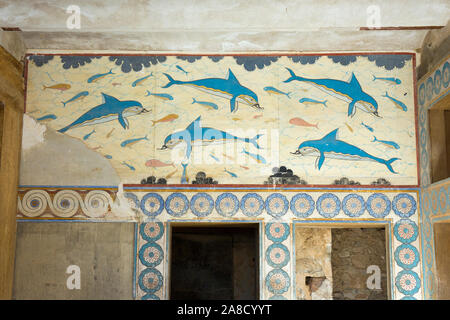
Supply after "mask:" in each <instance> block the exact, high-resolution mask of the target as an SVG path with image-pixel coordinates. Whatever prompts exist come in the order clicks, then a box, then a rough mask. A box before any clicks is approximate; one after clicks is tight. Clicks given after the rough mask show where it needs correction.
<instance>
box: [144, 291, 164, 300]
mask: <svg viewBox="0 0 450 320" xmlns="http://www.w3.org/2000/svg"><path fill="white" fill-rule="evenodd" d="M141 300H161V299H160V298H159V297H158V296H157V295H155V294H153V293H147V294H146V295H145V296H142V298H141Z"/></svg>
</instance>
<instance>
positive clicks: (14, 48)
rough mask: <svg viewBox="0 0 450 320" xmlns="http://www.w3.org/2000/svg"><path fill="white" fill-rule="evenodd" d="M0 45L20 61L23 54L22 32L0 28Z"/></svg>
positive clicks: (24, 49)
mask: <svg viewBox="0 0 450 320" xmlns="http://www.w3.org/2000/svg"><path fill="white" fill-rule="evenodd" d="M0 46H2V47H3V48H5V50H6V51H8V52H9V53H10V54H11V55H12V56H13V57H14V58H16V59H17V61H21V60H22V58H23V57H24V56H25V51H26V48H25V43H24V41H23V36H22V32H20V31H3V30H0Z"/></svg>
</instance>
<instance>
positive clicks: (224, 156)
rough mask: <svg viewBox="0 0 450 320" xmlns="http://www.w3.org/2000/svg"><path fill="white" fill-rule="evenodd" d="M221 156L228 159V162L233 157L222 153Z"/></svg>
mask: <svg viewBox="0 0 450 320" xmlns="http://www.w3.org/2000/svg"><path fill="white" fill-rule="evenodd" d="M222 155H223V156H224V157H225V158H228V159H230V160H234V158H233V157H230V156H227V155H226V154H225V153H222Z"/></svg>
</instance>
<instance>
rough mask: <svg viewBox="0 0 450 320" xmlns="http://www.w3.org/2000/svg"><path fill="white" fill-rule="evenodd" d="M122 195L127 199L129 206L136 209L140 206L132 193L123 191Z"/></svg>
mask: <svg viewBox="0 0 450 320" xmlns="http://www.w3.org/2000/svg"><path fill="white" fill-rule="evenodd" d="M123 196H124V197H125V198H127V199H128V203H129V204H130V206H133V207H134V208H136V209H138V208H139V207H140V206H141V202H140V201H139V198H138V197H137V195H135V194H134V193H131V192H125V193H124V194H123Z"/></svg>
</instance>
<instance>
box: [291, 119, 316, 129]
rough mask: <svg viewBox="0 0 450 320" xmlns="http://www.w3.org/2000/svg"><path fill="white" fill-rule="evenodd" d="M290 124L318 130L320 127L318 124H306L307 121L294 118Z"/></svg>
mask: <svg viewBox="0 0 450 320" xmlns="http://www.w3.org/2000/svg"><path fill="white" fill-rule="evenodd" d="M289 123H290V124H293V125H296V126H301V127H315V128H317V129H319V127H318V126H317V125H318V123H316V124H312V123H309V122H306V121H305V120H303V119H301V118H292V119H291V120H289Z"/></svg>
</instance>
